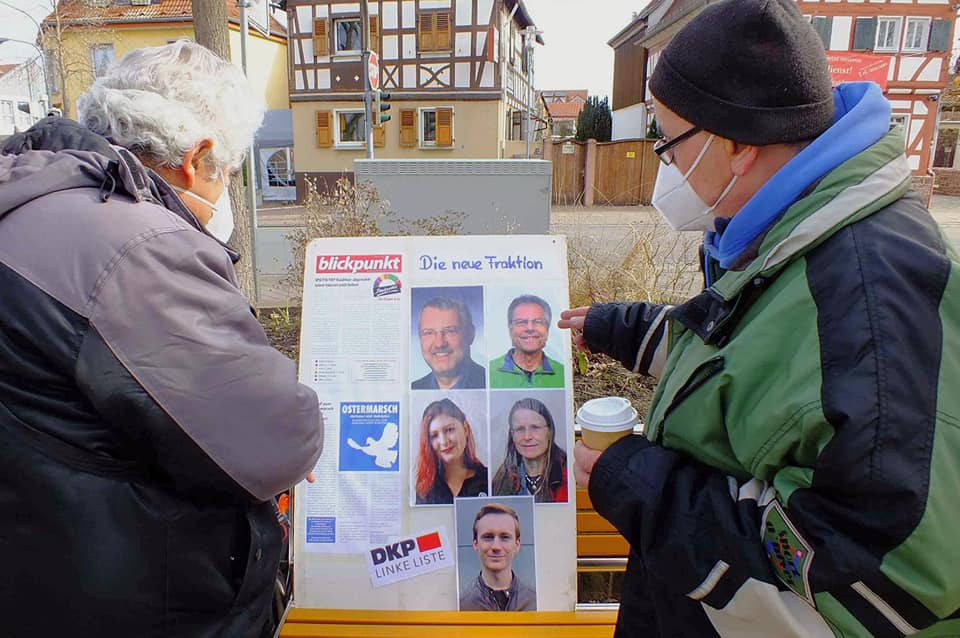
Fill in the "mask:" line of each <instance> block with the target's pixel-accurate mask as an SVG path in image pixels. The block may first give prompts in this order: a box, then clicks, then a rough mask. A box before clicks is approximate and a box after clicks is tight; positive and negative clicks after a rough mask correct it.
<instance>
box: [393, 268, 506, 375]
mask: <svg viewBox="0 0 960 638" xmlns="http://www.w3.org/2000/svg"><path fill="white" fill-rule="evenodd" d="M434 297H459V298H460V299H461V300H462V301H463V302H464V303H465V304H467V308H469V309H470V317H471V318H472V319H473V327H474V328H475V329H476V333H477V334H476V336H475V337H474V339H473V345H472V346H470V357H471V358H472V359H473V360H474V361H476V362H477V363H479V364H480V365H482V366H483V367H484V368H486V367H487V359H489V358H490V357H488V356H487V353H486V350H487V349H486V344H485V342H484V339H483V320H484V316H483V288H482V287H481V286H444V287H434V288H411V290H410V382H411V383H413V382H414V381H416V380H417V379H419V378H421V377H423V376H424V375H426V374H427V373H428V372H430V366H428V365H427V362H426V361H424V360H423V354H422V353H421V352H420V336H419V333H418V332H417V322H418V320H419V319H420V309H421V308H423V304H425V303H427V302H428V301H430V300H431V299H433V298H434Z"/></svg>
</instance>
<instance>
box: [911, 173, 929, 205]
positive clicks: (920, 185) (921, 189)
mask: <svg viewBox="0 0 960 638" xmlns="http://www.w3.org/2000/svg"><path fill="white" fill-rule="evenodd" d="M913 190H915V191H917V195H919V196H920V199H921V200H922V201H923V204H924V206H927V207H928V208H929V206H930V199H931V198H932V197H933V175H914V176H913Z"/></svg>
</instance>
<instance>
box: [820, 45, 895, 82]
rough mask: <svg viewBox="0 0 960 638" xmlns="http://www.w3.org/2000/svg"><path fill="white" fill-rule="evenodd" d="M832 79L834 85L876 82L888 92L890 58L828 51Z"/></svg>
mask: <svg viewBox="0 0 960 638" xmlns="http://www.w3.org/2000/svg"><path fill="white" fill-rule="evenodd" d="M827 62H829V64H830V78H831V79H832V80H833V84H834V85H837V84H840V83H841V82H876V83H877V84H879V85H880V88H881V89H883V90H884V91H886V90H887V74H888V73H889V72H890V56H888V55H871V54H869V53H847V52H845V51H827Z"/></svg>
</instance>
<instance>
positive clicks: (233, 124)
mask: <svg viewBox="0 0 960 638" xmlns="http://www.w3.org/2000/svg"><path fill="white" fill-rule="evenodd" d="M265 110H266V103H265V102H264V99H263V97H261V96H259V95H256V94H255V93H254V91H253V89H252V88H251V87H250V84H249V82H247V79H246V78H245V77H244V75H243V71H241V69H240V68H239V67H237V66H235V65H233V64H230V63H229V62H226V61H224V60H223V59H222V58H220V57H218V56H216V55H215V54H214V53H213V52H212V51H210V50H209V49H207V48H205V47H203V46H200V45H199V44H196V43H194V42H191V41H189V40H178V41H177V42H174V43H172V44H168V45H166V46H161V47H148V48H144V49H137V50H135V51H131V52H130V53H128V54H127V55H125V56H124V57H123V59H121V60H120V61H119V62H117V63H116V64H113V65H111V66H110V67H109V68H108V69H107V72H106V74H105V75H103V76H102V77H100V78H99V79H97V80H96V82H94V83H93V86H92V87H90V90H89V91H87V92H86V93H84V94H83V95H81V96H80V99H79V101H78V102H77V111H78V113H79V120H80V123H81V124H83V125H84V126H86V127H87V128H88V129H90V130H91V131H93V132H95V133H99V134H100V135H103V136H104V137H106V138H107V139H108V140H110V141H111V142H112V143H114V144H117V145H118V146H122V147H124V148H127V149H129V150H130V151H131V152H133V153H134V154H136V155H137V156H138V157H140V158H141V159H144V160H147V161H148V162H152V163H154V164H155V165H157V166H163V167H166V168H178V167H179V166H180V165H181V164H182V162H183V155H184V153H186V152H187V151H188V150H190V149H191V148H193V147H194V146H196V145H197V143H199V142H200V141H201V140H202V139H204V138H210V139H212V140H213V149H212V151H211V158H210V159H211V160H212V161H211V164H212V165H211V166H210V168H211V169H212V170H213V171H214V172H216V171H219V170H221V169H234V168H236V167H238V166H239V165H240V163H241V162H242V161H243V156H244V153H245V152H246V149H247V147H249V146H250V144H251V142H252V141H253V136H254V134H255V133H256V132H257V129H258V128H260V123H261V122H262V121H263V113H264V111H265Z"/></svg>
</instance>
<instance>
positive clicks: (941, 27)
mask: <svg viewBox="0 0 960 638" xmlns="http://www.w3.org/2000/svg"><path fill="white" fill-rule="evenodd" d="M952 27H953V20H944V19H943V18H934V20H933V24H932V25H931V26H930V46H928V47H927V49H928V50H929V51H949V50H950V32H951V31H952Z"/></svg>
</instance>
